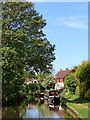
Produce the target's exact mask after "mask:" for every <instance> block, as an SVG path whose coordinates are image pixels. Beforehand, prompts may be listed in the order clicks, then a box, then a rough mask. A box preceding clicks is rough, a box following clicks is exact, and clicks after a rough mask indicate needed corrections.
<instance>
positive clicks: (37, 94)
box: [35, 90, 44, 97]
mask: <svg viewBox="0 0 90 120" xmlns="http://www.w3.org/2000/svg"><path fill="white" fill-rule="evenodd" d="M35 96H39V97H43V96H44V91H41V90H37V91H35Z"/></svg>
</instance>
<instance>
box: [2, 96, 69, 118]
mask: <svg viewBox="0 0 90 120" xmlns="http://www.w3.org/2000/svg"><path fill="white" fill-rule="evenodd" d="M2 110H3V111H2V117H3V118H55V117H56V118H65V117H67V118H69V117H70V116H69V117H68V114H67V112H66V111H65V110H62V109H61V108H60V106H59V105H57V106H53V105H51V107H50V105H48V101H44V99H43V98H39V97H34V96H29V97H28V99H26V100H24V101H23V102H21V103H20V104H19V105H18V104H17V105H16V106H15V105H14V106H9V107H7V106H6V107H3V109H2ZM70 118H71V117H70Z"/></svg>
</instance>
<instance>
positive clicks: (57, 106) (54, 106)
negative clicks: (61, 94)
mask: <svg viewBox="0 0 90 120" xmlns="http://www.w3.org/2000/svg"><path fill="white" fill-rule="evenodd" d="M49 110H50V111H58V110H59V105H53V104H52V105H49Z"/></svg>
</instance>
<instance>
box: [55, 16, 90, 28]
mask: <svg viewBox="0 0 90 120" xmlns="http://www.w3.org/2000/svg"><path fill="white" fill-rule="evenodd" d="M53 24H54V25H61V24H64V25H65V26H68V27H72V28H78V29H88V17H87V16H71V17H60V18H58V19H56V20H55V21H54V22H53Z"/></svg>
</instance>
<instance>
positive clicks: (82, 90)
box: [79, 82, 86, 98]
mask: <svg viewBox="0 0 90 120" xmlns="http://www.w3.org/2000/svg"><path fill="white" fill-rule="evenodd" d="M85 91H86V83H85V82H82V83H80V85H79V96H80V97H81V98H84V95H85Z"/></svg>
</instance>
